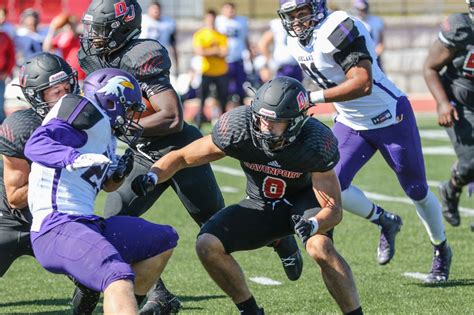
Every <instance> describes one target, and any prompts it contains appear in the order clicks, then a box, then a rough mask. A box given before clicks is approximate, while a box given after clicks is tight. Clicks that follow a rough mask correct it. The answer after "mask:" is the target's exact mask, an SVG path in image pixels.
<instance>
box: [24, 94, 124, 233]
mask: <svg viewBox="0 0 474 315" xmlns="http://www.w3.org/2000/svg"><path fill="white" fill-rule="evenodd" d="M76 97H78V96H76ZM66 99H67V98H66ZM64 100H65V98H64V97H63V98H62V99H61V100H60V101H59V102H58V103H57V104H56V105H55V106H54V107H53V108H52V109H51V111H50V112H49V113H48V115H47V116H46V117H45V119H44V121H43V124H42V126H41V127H40V128H42V127H43V126H45V125H46V126H51V128H52V129H51V130H54V128H55V123H56V122H57V121H58V119H57V117H58V115H63V114H64V111H67V109H64V108H63V109H62V107H63V106H64V105H65V103H66V106H70V104H71V103H70V102H69V103H68V101H65V102H64ZM88 104H92V106H94V107H95V108H92V107H90V105H88V106H89V107H88V113H89V114H90V113H91V112H93V115H89V114H88V115H84V116H82V119H87V118H84V117H91V116H94V121H93V122H91V123H89V124H88V127H87V129H82V130H80V131H78V133H79V134H82V136H83V137H84V138H83V140H82V141H83V142H81V144H82V143H84V144H83V145H82V146H80V147H78V148H75V149H76V150H77V151H79V152H80V153H81V154H82V153H100V154H104V155H106V156H108V157H109V159H111V160H112V161H114V163H115V164H116V157H115V149H116V145H117V144H116V140H115V137H114V136H113V135H112V131H111V128H110V120H109V117H108V115H107V114H106V113H105V112H104V111H103V110H102V109H101V108H99V107H98V106H97V105H95V104H93V103H92V102H88ZM74 114H75V113H74V112H73V113H72V114H71V116H72V115H74ZM79 115H80V114H79ZM79 115H78V117H79ZM55 118H56V120H55ZM83 121H84V120H83ZM47 124H48V125H47ZM46 126H45V127H46ZM56 130H57V129H56ZM34 136H35V134H33V137H34ZM33 137H32V138H33ZM62 137H63V138H64V137H68V135H67V134H64V135H62ZM70 137H71V138H74V137H77V135H75V134H71V136H70ZM68 141H73V140H71V139H69V140H68ZM50 151H51V150H50V149H49V148H45V152H48V153H49V154H51V156H52V155H54V154H56V153H59V154H63V155H65V154H64V153H63V152H52V153H51V152H50ZM52 159H54V157H52ZM113 167H114V166H112V167H110V168H113ZM108 171H110V170H109V165H104V166H96V167H90V168H81V169H78V170H75V171H68V170H66V169H65V168H61V167H54V168H50V167H46V166H43V165H40V164H38V163H36V162H33V163H32V165H31V172H30V176H29V189H28V203H29V207H30V210H31V213H32V215H33V224H32V227H31V231H35V232H37V231H39V230H40V227H41V223H42V222H43V219H44V218H45V217H46V216H47V215H48V214H50V213H52V212H53V211H59V212H62V213H68V214H73V215H92V214H93V213H94V202H95V198H96V196H97V193H98V192H99V191H100V189H101V188H102V184H103V181H104V179H105V178H106V175H107V173H108Z"/></svg>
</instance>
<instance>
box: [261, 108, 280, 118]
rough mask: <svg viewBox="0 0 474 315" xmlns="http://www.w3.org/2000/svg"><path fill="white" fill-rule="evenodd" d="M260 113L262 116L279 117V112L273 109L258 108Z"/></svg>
mask: <svg viewBox="0 0 474 315" xmlns="http://www.w3.org/2000/svg"><path fill="white" fill-rule="evenodd" d="M258 113H259V114H260V115H262V116H266V117H269V118H277V114H276V112H274V111H273V110H269V109H265V108H260V109H259V110H258Z"/></svg>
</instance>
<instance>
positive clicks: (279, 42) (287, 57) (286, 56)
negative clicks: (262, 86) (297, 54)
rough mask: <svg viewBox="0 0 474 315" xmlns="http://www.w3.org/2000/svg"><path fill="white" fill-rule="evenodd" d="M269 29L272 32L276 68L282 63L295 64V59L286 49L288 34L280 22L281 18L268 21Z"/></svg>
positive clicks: (282, 64)
mask: <svg viewBox="0 0 474 315" xmlns="http://www.w3.org/2000/svg"><path fill="white" fill-rule="evenodd" d="M270 29H271V31H272V33H273V56H272V58H273V62H274V63H275V66H276V68H277V69H278V68H280V67H281V66H284V65H297V64H298V63H297V62H296V60H295V59H294V58H293V56H291V53H290V50H289V49H288V44H287V40H288V34H287V33H286V30H285V29H284V28H283V25H282V24H281V20H280V19H279V18H278V19H273V20H271V21H270Z"/></svg>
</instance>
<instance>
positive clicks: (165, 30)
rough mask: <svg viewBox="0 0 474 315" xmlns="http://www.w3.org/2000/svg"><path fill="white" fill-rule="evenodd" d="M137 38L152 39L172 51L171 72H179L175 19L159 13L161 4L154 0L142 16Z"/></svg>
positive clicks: (175, 73) (176, 73)
mask: <svg viewBox="0 0 474 315" xmlns="http://www.w3.org/2000/svg"><path fill="white" fill-rule="evenodd" d="M139 38H145V39H147V38H148V39H154V40H157V41H159V42H160V44H161V45H163V46H165V48H166V49H167V50H171V52H172V53H173V58H174V62H173V63H172V69H173V74H174V75H176V76H177V75H178V74H179V60H178V50H177V48H176V21H175V20H174V19H173V18H171V17H169V16H166V15H163V14H161V4H160V3H159V2H158V1H156V0H154V1H151V2H150V5H149V6H148V12H147V14H143V16H142V32H141V33H140V37H139Z"/></svg>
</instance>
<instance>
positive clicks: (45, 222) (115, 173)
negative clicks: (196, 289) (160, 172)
mask: <svg viewBox="0 0 474 315" xmlns="http://www.w3.org/2000/svg"><path fill="white" fill-rule="evenodd" d="M144 109H145V105H144V104H143V103H142V93H141V90H140V86H139V84H138V82H137V81H136V80H135V79H134V78H133V77H132V76H131V75H130V74H128V73H127V72H125V71H122V70H119V69H111V68H104V69H101V70H98V71H95V72H93V73H91V74H89V75H88V76H87V77H86V79H85V81H84V97H82V96H79V95H74V94H68V95H66V96H64V97H63V98H61V99H60V100H59V102H58V103H57V104H56V106H55V107H54V108H53V109H51V110H50V111H49V113H48V115H47V116H46V117H45V119H44V121H43V123H42V125H41V126H40V127H38V128H37V129H36V130H35V131H34V132H33V134H32V135H31V138H30V139H29V140H28V142H27V143H26V146H25V155H26V157H27V158H28V159H30V160H31V161H32V162H33V163H32V165H31V173H30V177H29V180H30V183H29V185H30V189H29V190H28V204H29V207H30V209H31V213H32V216H33V222H32V225H31V244H32V248H33V251H34V253H35V256H36V259H37V260H38V262H39V263H40V264H41V265H42V266H43V267H44V268H45V269H46V270H48V271H50V272H53V273H58V274H66V275H68V276H70V277H72V278H74V279H76V281H78V282H79V283H81V284H83V285H85V286H86V287H88V288H92V289H94V290H96V291H101V292H104V313H105V314H118V313H124V314H137V313H138V309H137V301H138V302H140V300H143V299H144V297H145V295H146V293H147V291H148V290H149V289H150V288H151V287H152V285H154V284H155V282H156V281H157V279H158V278H159V276H160V274H161V272H162V271H163V269H164V267H165V266H166V263H167V261H168V259H169V257H170V256H171V253H172V250H173V248H174V247H175V246H176V244H177V241H178V235H177V233H176V231H175V230H174V229H173V228H172V227H171V226H167V225H159V224H154V223H150V222H147V221H145V220H143V219H141V218H135V217H124V216H114V217H111V218H108V219H104V218H102V217H99V216H97V215H94V201H95V198H96V196H97V193H98V192H99V191H100V190H101V189H104V190H105V191H113V190H115V189H117V188H118V187H119V186H120V185H121V184H122V183H123V180H124V178H125V177H127V176H128V174H129V173H130V171H131V168H132V165H133V155H130V154H127V153H126V154H124V155H123V156H122V157H120V158H119V159H118V158H117V157H116V155H115V149H116V146H117V143H116V139H115V137H118V138H119V139H122V140H123V141H125V142H126V143H127V144H133V143H134V141H136V139H138V136H139V135H140V133H141V132H142V129H141V126H140V125H139V124H137V123H135V122H134V121H131V120H129V119H128V118H127V117H128V116H129V115H130V116H135V117H136V115H135V114H136V113H140V112H142V111H143V110H144ZM138 119H139V118H138ZM130 162H132V163H130ZM47 196H49V197H47ZM45 197H47V198H45ZM134 294H135V296H134Z"/></svg>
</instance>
